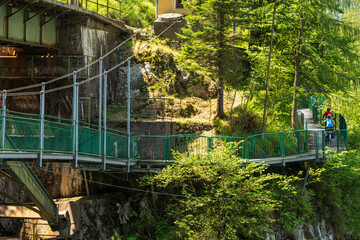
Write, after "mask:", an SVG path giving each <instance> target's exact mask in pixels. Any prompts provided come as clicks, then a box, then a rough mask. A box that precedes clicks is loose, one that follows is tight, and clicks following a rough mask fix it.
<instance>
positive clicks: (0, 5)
mask: <svg viewBox="0 0 360 240" xmlns="http://www.w3.org/2000/svg"><path fill="white" fill-rule="evenodd" d="M9 2H11V0H8V1H6V2H4V3H2V4H0V7H2V6H4V5H6V4H8V3H9Z"/></svg>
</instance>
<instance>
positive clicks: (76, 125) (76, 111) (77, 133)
mask: <svg viewBox="0 0 360 240" xmlns="http://www.w3.org/2000/svg"><path fill="white" fill-rule="evenodd" d="M75 99H76V101H75V156H74V157H75V164H74V167H75V168H77V167H78V155H79V109H78V106H79V83H76V84H75Z"/></svg>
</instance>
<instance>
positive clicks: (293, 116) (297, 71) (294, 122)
mask: <svg viewBox="0 0 360 240" xmlns="http://www.w3.org/2000/svg"><path fill="white" fill-rule="evenodd" d="M298 31H299V32H298V41H297V47H296V57H295V77H294V90H293V104H292V110H291V126H292V128H293V129H294V130H298V129H299V126H298V123H297V122H298V121H297V101H296V96H297V88H298V86H299V77H300V76H299V75H300V55H301V53H300V51H301V44H302V34H303V28H302V12H300V16H299V29H298Z"/></svg>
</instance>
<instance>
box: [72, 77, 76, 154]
mask: <svg viewBox="0 0 360 240" xmlns="http://www.w3.org/2000/svg"><path fill="white" fill-rule="evenodd" d="M72 104H73V105H72V120H73V127H72V131H73V134H72V146H73V153H74V154H75V125H76V107H75V106H76V72H74V73H73V101H72Z"/></svg>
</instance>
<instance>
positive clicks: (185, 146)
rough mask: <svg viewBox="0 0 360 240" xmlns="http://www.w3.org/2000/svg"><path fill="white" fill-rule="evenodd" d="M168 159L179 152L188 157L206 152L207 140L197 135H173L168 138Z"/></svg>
mask: <svg viewBox="0 0 360 240" xmlns="http://www.w3.org/2000/svg"><path fill="white" fill-rule="evenodd" d="M168 139H169V149H170V153H169V155H170V159H174V157H173V153H174V152H179V153H183V154H186V155H188V156H196V155H199V154H201V153H206V152H207V151H208V138H207V137H205V136H198V135H173V136H169V137H168Z"/></svg>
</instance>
